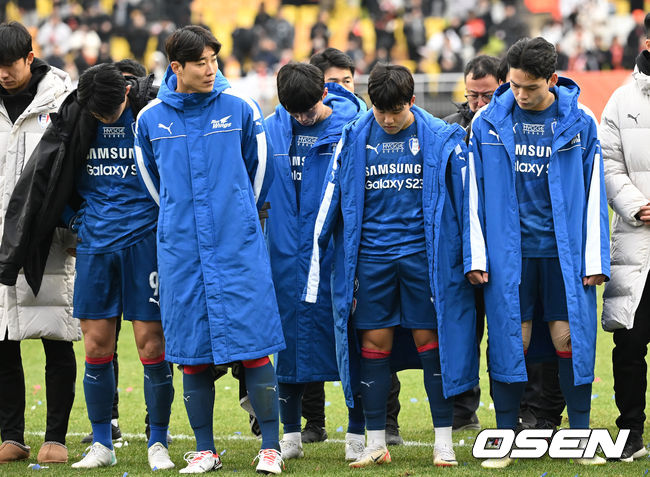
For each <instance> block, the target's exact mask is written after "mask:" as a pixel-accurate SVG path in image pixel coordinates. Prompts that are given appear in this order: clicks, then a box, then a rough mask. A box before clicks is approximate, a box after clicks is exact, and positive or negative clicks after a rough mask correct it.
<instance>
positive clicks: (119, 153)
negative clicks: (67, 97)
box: [72, 64, 174, 469]
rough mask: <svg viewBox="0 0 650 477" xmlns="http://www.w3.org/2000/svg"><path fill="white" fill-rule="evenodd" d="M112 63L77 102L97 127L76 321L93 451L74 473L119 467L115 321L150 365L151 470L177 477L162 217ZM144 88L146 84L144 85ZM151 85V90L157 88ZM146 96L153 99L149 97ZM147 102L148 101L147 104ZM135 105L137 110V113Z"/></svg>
mask: <svg viewBox="0 0 650 477" xmlns="http://www.w3.org/2000/svg"><path fill="white" fill-rule="evenodd" d="M138 84H139V83H137V82H136V81H133V82H132V83H131V82H127V80H126V78H125V77H124V76H123V75H122V73H121V72H120V70H118V69H117V68H116V67H115V65H113V64H101V65H97V66H93V67H92V68H89V69H88V70H86V71H85V72H84V74H83V75H81V77H80V78H79V85H78V87H77V92H76V99H77V102H78V103H79V105H80V106H81V107H82V108H83V109H84V110H86V111H88V113H89V114H90V115H91V116H92V117H93V118H95V119H96V120H97V121H98V124H97V128H96V129H97V131H96V136H95V139H94V141H93V142H92V144H91V146H90V149H89V152H88V155H87V158H86V161H87V162H86V165H85V166H84V167H82V168H80V169H79V170H78V171H77V174H76V190H77V193H78V194H79V195H80V196H81V198H82V200H83V204H82V207H81V208H80V209H79V211H78V212H77V217H80V225H78V231H77V232H78V243H77V252H76V256H77V262H76V280H75V294H74V312H73V313H74V316H75V317H76V318H79V319H80V320H81V329H82V331H83V333H84V344H85V348H86V372H85V375H84V395H85V397H86V406H87V409H88V417H89V419H90V422H91V425H92V429H93V443H92V445H91V447H90V451H89V452H87V454H86V456H85V457H84V458H83V459H81V460H80V461H79V462H77V463H75V464H73V465H72V466H73V467H75V468H94V467H102V466H110V465H114V464H115V462H116V459H115V452H114V451H113V444H112V436H111V434H112V432H111V412H112V405H113V393H114V389H115V375H114V370H113V352H114V350H115V330H116V325H115V322H116V320H119V319H120V316H123V317H124V319H126V320H129V321H132V324H133V332H134V336H135V341H136V345H137V347H138V353H139V355H140V360H141V361H142V364H143V366H144V394H145V401H146V404H147V409H148V411H149V414H150V420H151V434H150V437H149V450H148V456H149V465H150V467H151V468H152V469H156V468H157V469H170V468H172V467H174V463H173V462H172V461H171V459H170V458H169V452H168V450H167V430H168V426H169V415H170V412H171V403H172V400H173V396H174V390H173V387H172V381H171V372H170V367H169V363H167V362H166V361H165V344H164V337H163V330H162V326H161V324H160V308H159V305H158V271H157V264H156V244H155V230H156V210H155V207H154V206H153V204H151V201H150V200H149V198H148V197H147V195H146V192H145V191H144V190H143V189H142V187H141V185H140V183H139V181H138V178H137V176H136V170H135V165H134V157H133V135H134V127H133V126H134V123H135V115H136V113H137V111H138V110H139V109H141V108H142V107H143V106H144V104H146V100H144V101H143V99H144V98H143V97H142V96H140V97H138V98H137V100H136V101H138V102H139V104H137V103H136V101H134V99H135V98H134V97H133V96H131V95H130V93H131V89H132V88H134V87H136V86H137V85H138ZM145 84H146V83H145ZM149 86H150V84H149ZM140 94H149V93H148V92H146V91H142V92H140ZM145 98H146V96H145ZM134 103H136V104H137V106H136V104H134Z"/></svg>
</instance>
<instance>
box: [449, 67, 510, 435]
mask: <svg viewBox="0 0 650 477" xmlns="http://www.w3.org/2000/svg"><path fill="white" fill-rule="evenodd" d="M498 69H499V59H498V58H495V57H494V56H487V55H479V56H477V57H476V58H474V59H472V60H471V61H470V62H469V63H467V65H466V66H465V72H464V74H465V91H466V94H465V98H467V101H465V102H464V103H461V104H458V105H457V106H458V112H456V113H454V114H451V115H449V116H447V117H446V118H444V120H445V121H447V122H448V123H450V124H460V125H461V126H462V127H463V128H464V129H465V131H467V136H465V141H466V142H467V140H468V139H469V133H470V132H471V131H470V127H471V124H472V118H473V117H474V113H476V111H478V110H479V109H481V108H482V107H483V106H485V105H486V104H488V103H489V102H490V100H491V99H492V94H493V93H494V91H495V90H496V89H497V88H498V87H499V81H498V79H497V78H498V73H497V71H498ZM475 300H476V338H477V343H478V344H479V346H480V343H481V340H482V339H483V332H484V330H485V319H484V317H485V303H484V301H483V290H482V289H481V288H476V289H475ZM480 401H481V388H480V387H479V386H478V385H476V386H474V387H473V388H472V389H469V390H468V391H465V392H464V393H461V394H458V395H457V396H456V397H455V399H454V422H453V426H452V427H453V430H454V431H465V430H478V429H480V428H481V424H480V423H479V421H478V417H477V416H476V410H477V409H478V406H479V403H480Z"/></svg>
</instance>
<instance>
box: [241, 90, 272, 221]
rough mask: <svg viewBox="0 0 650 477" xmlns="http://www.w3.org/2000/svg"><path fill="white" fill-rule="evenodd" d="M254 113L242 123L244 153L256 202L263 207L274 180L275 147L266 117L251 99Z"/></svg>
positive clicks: (259, 206)
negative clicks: (267, 129)
mask: <svg viewBox="0 0 650 477" xmlns="http://www.w3.org/2000/svg"><path fill="white" fill-rule="evenodd" d="M250 102H251V103H252V104H250V106H251V110H252V114H249V115H247V116H246V117H245V120H244V123H243V124H242V129H243V131H242V136H243V142H242V155H243V157H244V162H245V164H246V170H247V171H248V175H249V176H250V179H251V184H252V185H253V193H254V194H255V203H256V204H257V208H258V209H261V208H262V205H263V204H264V201H265V200H266V195H267V194H268V192H269V187H270V186H271V181H272V180H273V167H272V163H271V160H272V158H273V148H272V145H271V141H270V140H269V138H268V136H267V133H266V129H265V126H264V117H263V116H262V111H261V110H260V107H259V105H258V104H257V103H255V102H254V101H253V100H250Z"/></svg>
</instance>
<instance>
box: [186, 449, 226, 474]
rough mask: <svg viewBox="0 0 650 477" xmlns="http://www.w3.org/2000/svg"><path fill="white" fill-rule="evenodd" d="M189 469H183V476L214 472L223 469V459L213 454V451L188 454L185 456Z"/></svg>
mask: <svg viewBox="0 0 650 477" xmlns="http://www.w3.org/2000/svg"><path fill="white" fill-rule="evenodd" d="M183 459H185V462H187V467H185V468H183V469H181V470H180V471H179V472H180V473H181V474H205V473H206V472H212V471H213V470H217V469H221V465H222V464H221V459H220V458H219V454H213V453H212V451H209V450H207V451H201V452H186V453H185V455H184V456H183Z"/></svg>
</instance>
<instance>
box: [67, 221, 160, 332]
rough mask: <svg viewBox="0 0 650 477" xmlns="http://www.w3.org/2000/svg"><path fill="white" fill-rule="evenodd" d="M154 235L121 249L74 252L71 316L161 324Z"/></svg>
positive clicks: (153, 233) (153, 232)
mask: <svg viewBox="0 0 650 477" xmlns="http://www.w3.org/2000/svg"><path fill="white" fill-rule="evenodd" d="M157 263H158V262H157V259H156V232H155V231H152V232H150V233H149V234H147V235H146V236H145V237H144V239H143V240H140V241H139V242H137V243H135V244H133V245H130V246H129V247H126V248H124V249H122V250H117V251H114V252H107V253H88V254H86V253H77V263H76V277H75V282H74V299H73V304H74V311H73V316H74V317H75V318H79V319H88V320H93V319H95V320H98V319H104V318H113V317H119V316H120V315H123V316H124V319H125V320H129V321H132V320H138V321H160V306H159V304H158V300H159V296H158V267H157Z"/></svg>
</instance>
